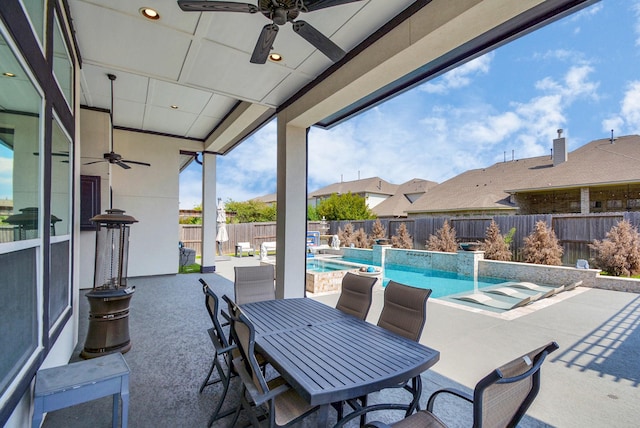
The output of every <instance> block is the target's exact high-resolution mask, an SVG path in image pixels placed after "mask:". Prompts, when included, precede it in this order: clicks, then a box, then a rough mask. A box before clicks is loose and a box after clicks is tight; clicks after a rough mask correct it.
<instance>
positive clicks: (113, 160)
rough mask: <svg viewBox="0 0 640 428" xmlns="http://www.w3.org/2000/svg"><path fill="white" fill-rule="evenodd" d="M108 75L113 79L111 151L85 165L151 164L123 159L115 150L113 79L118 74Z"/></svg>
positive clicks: (124, 165)
mask: <svg viewBox="0 0 640 428" xmlns="http://www.w3.org/2000/svg"><path fill="white" fill-rule="evenodd" d="M107 77H108V78H109V80H110V81H111V110H109V117H110V119H111V151H110V152H109V153H105V154H103V156H102V157H103V158H104V159H103V160H99V161H93V162H87V163H85V165H91V164H94V163H99V162H105V161H107V162H109V163H110V164H114V165H118V166H119V167H121V168H124V169H131V167H130V166H129V165H128V164H130V163H131V164H135V165H144V166H151V164H150V163H147V162H138V161H133V160H127V159H122V156H121V155H119V154H118V153H116V152H114V151H113V81H114V80H116V76H115V75H114V74H107ZM94 159H95V158H94Z"/></svg>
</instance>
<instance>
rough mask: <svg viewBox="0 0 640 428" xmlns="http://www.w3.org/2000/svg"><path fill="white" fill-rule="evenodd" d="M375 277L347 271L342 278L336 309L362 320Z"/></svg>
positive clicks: (368, 304)
mask: <svg viewBox="0 0 640 428" xmlns="http://www.w3.org/2000/svg"><path fill="white" fill-rule="evenodd" d="M376 281H377V278H375V277H366V276H361V275H356V274H355V273H351V272H347V274H346V275H345V276H344V277H343V278H342V291H341V292H340V297H339V298H338V303H337V304H336V309H339V310H341V311H342V312H344V313H346V314H349V315H353V316H354V317H356V318H358V319H361V320H364V319H366V318H367V314H368V313H369V308H370V307H371V301H372V298H373V285H374V284H375V283H376Z"/></svg>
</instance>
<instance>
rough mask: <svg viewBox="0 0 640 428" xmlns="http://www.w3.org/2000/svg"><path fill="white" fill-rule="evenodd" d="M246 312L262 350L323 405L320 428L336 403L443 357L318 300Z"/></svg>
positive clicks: (398, 380) (251, 307) (269, 304)
mask: <svg viewBox="0 0 640 428" xmlns="http://www.w3.org/2000/svg"><path fill="white" fill-rule="evenodd" d="M241 308H242V310H243V311H244V312H245V313H246V314H247V316H248V317H249V319H250V320H251V321H252V322H253V324H254V326H255V329H256V348H257V350H258V351H259V352H260V353H261V354H262V355H263V356H264V357H265V358H266V359H267V360H268V361H269V363H270V364H271V365H273V366H274V367H275V368H276V369H277V370H278V371H279V372H280V375H281V376H282V377H283V378H284V379H285V380H286V381H287V382H288V383H289V385H291V386H292V387H293V388H295V389H296V391H297V392H298V393H299V394H300V395H301V396H302V397H304V398H305V399H306V400H307V401H308V402H309V403H310V404H312V405H318V406H320V410H319V413H318V424H317V425H318V426H323V427H324V426H327V417H328V413H329V407H330V406H331V404H332V403H337V402H341V401H346V400H353V399H355V398H358V397H362V396H364V395H367V394H369V393H372V392H375V391H379V390H381V389H384V388H388V387H394V386H397V385H398V384H402V383H404V382H406V381H408V380H410V379H412V378H414V377H416V376H420V374H421V373H422V372H424V371H425V370H427V369H429V368H430V367H431V366H433V365H434V364H435V363H436V362H437V361H438V360H439V358H440V353H439V352H438V351H436V350H434V349H431V348H428V347H426V346H424V345H421V344H419V343H417V342H414V341H412V340H409V339H406V338H404V337H402V336H398V335H397V334H395V333H392V332H390V331H388V330H385V329H383V328H381V327H378V326H376V325H373V324H370V323H367V322H366V321H361V320H359V319H357V318H355V317H352V316H350V315H347V314H345V313H343V312H341V311H339V310H338V309H335V308H333V307H330V306H327V305H325V304H323V303H320V302H318V301H315V300H313V299H308V298H296V299H281V300H269V301H264V302H255V303H249V304H245V305H241ZM419 394H420V392H418V393H417V394H416V395H417V396H416V397H414V401H413V402H412V405H413V404H417V399H418V398H419ZM347 417H348V416H347ZM338 423H340V421H338Z"/></svg>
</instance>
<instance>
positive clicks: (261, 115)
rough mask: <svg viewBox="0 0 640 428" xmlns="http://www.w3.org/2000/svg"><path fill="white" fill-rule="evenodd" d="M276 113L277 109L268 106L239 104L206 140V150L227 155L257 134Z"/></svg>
mask: <svg viewBox="0 0 640 428" xmlns="http://www.w3.org/2000/svg"><path fill="white" fill-rule="evenodd" d="M274 113H275V109H273V108H270V107H267V106H263V105H258V104H252V103H248V102H245V101H243V102H241V103H239V104H238V105H237V106H236V107H235V108H234V109H233V111H232V112H231V114H229V115H228V116H227V117H226V118H225V119H224V120H223V121H222V122H221V123H220V125H218V127H217V128H216V129H215V130H214V131H213V132H212V133H211V135H210V136H209V137H208V138H207V139H206V140H205V142H204V147H205V150H206V151H210V152H214V153H219V154H225V153H226V152H228V151H229V150H231V149H232V148H233V147H235V146H236V145H237V144H238V143H240V142H241V141H242V140H243V139H244V138H246V137H248V136H249V135H251V134H252V133H253V132H255V130H256V129H258V128H259V127H260V126H262V125H263V124H264V123H265V121H267V120H268V119H269V118H270V117H272V116H273V115H274Z"/></svg>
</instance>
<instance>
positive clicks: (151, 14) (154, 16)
mask: <svg viewBox="0 0 640 428" xmlns="http://www.w3.org/2000/svg"><path fill="white" fill-rule="evenodd" d="M140 14H142V16H144V17H145V18H147V19H151V20H152V21H157V20H158V19H160V14H159V13H158V11H157V10H155V9H152V8H150V7H141V8H140Z"/></svg>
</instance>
